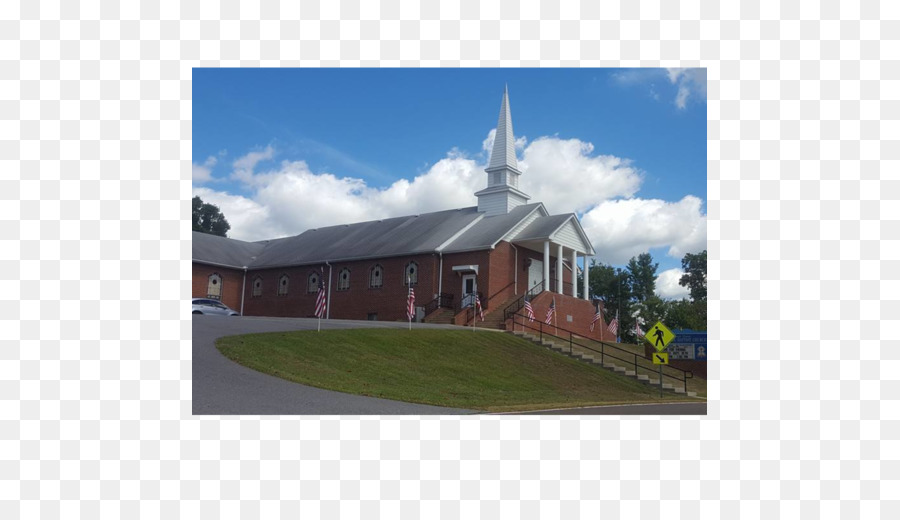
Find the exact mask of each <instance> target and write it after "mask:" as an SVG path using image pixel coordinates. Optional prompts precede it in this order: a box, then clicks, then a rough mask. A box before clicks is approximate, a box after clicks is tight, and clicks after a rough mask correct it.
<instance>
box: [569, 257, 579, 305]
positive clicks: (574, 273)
mask: <svg viewBox="0 0 900 520" xmlns="http://www.w3.org/2000/svg"><path fill="white" fill-rule="evenodd" d="M569 260H570V261H571V262H572V298H578V253H577V252H576V251H575V250H574V249H573V250H572V256H571V258H570V259H569Z"/></svg>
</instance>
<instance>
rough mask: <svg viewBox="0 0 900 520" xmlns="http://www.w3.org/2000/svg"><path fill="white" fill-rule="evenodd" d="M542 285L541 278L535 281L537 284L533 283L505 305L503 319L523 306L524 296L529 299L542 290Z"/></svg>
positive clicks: (506, 318)
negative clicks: (523, 292)
mask: <svg viewBox="0 0 900 520" xmlns="http://www.w3.org/2000/svg"><path fill="white" fill-rule="evenodd" d="M543 286H544V281H543V280H541V281H540V282H538V283H537V285H535V286H534V287H532V288H531V289H529V290H527V291H525V294H523V295H522V296H521V297H520V298H517V299H516V301H514V302H512V303H511V304H509V305H507V306H506V308H505V309H503V321H506V320H508V319H509V317H510V316H512V315H514V314H515V313H517V312H519V309H521V308H522V307H525V297H526V296H527V297H528V299H529V300H533V299H534V297H535V296H537V295H538V294H541V293H542V292H544V289H543ZM538 289H540V290H538ZM513 307H515V309H513Z"/></svg>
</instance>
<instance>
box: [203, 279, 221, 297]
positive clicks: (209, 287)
mask: <svg viewBox="0 0 900 520" xmlns="http://www.w3.org/2000/svg"><path fill="white" fill-rule="evenodd" d="M206 297H207V298H215V299H217V300H221V299H222V277H221V276H219V273H213V274H211V275H209V279H208V281H207V283H206Z"/></svg>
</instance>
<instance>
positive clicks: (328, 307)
mask: <svg viewBox="0 0 900 520" xmlns="http://www.w3.org/2000/svg"><path fill="white" fill-rule="evenodd" d="M325 265H327V266H328V300H327V302H326V304H325V319H326V320H327V319H329V317H330V316H331V270H332V265H331V264H329V263H328V260H325Z"/></svg>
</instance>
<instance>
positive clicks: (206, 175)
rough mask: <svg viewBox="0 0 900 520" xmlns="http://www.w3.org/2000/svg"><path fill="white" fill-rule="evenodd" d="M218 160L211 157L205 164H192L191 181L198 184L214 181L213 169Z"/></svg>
mask: <svg viewBox="0 0 900 520" xmlns="http://www.w3.org/2000/svg"><path fill="white" fill-rule="evenodd" d="M217 162H218V160H217V159H216V158H215V157H214V156H212V155H210V156H209V157H207V158H206V161H204V162H203V164H202V165H201V164H197V163H195V162H191V180H192V181H193V182H194V183H196V184H203V183H204V182H209V181H210V180H212V168H213V166H215V165H216V163H217Z"/></svg>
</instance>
